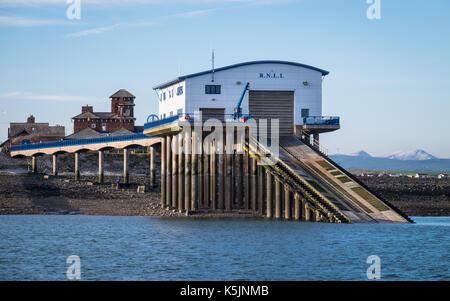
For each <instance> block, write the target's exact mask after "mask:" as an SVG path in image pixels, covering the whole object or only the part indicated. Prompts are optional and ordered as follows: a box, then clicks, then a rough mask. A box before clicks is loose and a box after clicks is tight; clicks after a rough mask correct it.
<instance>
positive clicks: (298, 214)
mask: <svg viewBox="0 0 450 301" xmlns="http://www.w3.org/2000/svg"><path fill="white" fill-rule="evenodd" d="M301 216H302V213H301V202H300V194H299V193H298V192H296V193H295V194H294V219H295V220H296V221H298V220H300V218H301Z"/></svg>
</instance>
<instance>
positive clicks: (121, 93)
mask: <svg viewBox="0 0 450 301" xmlns="http://www.w3.org/2000/svg"><path fill="white" fill-rule="evenodd" d="M113 97H136V96H134V95H133V94H131V93H130V92H128V91H127V90H125V89H120V90H119V91H117V92H116V93H114V94H113V95H111V96H110V97H109V98H113Z"/></svg>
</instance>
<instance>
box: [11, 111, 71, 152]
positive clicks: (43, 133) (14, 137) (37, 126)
mask: <svg viewBox="0 0 450 301" xmlns="http://www.w3.org/2000/svg"><path fill="white" fill-rule="evenodd" d="M64 136H65V128H64V126H61V125H56V126H50V125H49V123H48V122H38V123H37V122H36V120H35V117H34V116H33V115H30V116H29V117H28V118H27V122H11V123H10V125H9V129H8V141H9V142H10V144H11V145H18V144H22V143H37V142H48V141H57V140H61V139H63V138H64Z"/></svg>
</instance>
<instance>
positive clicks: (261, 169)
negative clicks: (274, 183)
mask: <svg viewBox="0 0 450 301" xmlns="http://www.w3.org/2000/svg"><path fill="white" fill-rule="evenodd" d="M257 168H258V213H259V214H260V215H263V214H264V184H265V181H264V180H265V179H264V175H265V168H264V166H262V165H258V167H257Z"/></svg>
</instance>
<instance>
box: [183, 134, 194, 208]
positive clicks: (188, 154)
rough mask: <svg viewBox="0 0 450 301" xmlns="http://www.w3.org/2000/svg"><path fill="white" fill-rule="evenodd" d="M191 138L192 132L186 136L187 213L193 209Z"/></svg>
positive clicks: (185, 201)
mask: <svg viewBox="0 0 450 301" xmlns="http://www.w3.org/2000/svg"><path fill="white" fill-rule="evenodd" d="M190 139H191V133H186V136H185V137H184V146H185V147H184V151H185V153H184V210H185V213H186V215H188V214H189V212H190V210H191V158H192V155H191V150H190V149H189V147H190V146H191V145H190V143H189V142H188V140H190Z"/></svg>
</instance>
